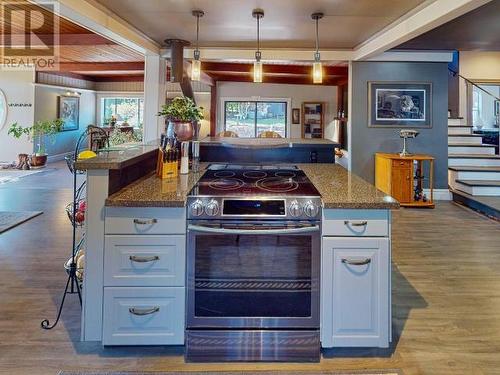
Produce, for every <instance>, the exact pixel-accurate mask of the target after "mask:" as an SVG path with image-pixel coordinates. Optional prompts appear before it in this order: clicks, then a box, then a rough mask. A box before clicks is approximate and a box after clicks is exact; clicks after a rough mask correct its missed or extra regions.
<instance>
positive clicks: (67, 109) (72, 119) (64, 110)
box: [57, 95, 80, 131]
mask: <svg viewBox="0 0 500 375" xmlns="http://www.w3.org/2000/svg"><path fill="white" fill-rule="evenodd" d="M57 117H58V118H60V119H61V120H63V121H64V125H63V127H62V130H61V131H68V130H77V129H78V128H79V123H78V119H79V117H80V98H79V97H77V96H63V95H61V96H59V97H58V103H57Z"/></svg>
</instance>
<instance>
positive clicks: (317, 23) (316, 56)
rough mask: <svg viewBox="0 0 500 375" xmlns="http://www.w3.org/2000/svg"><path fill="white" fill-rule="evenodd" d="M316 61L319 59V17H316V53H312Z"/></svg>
mask: <svg viewBox="0 0 500 375" xmlns="http://www.w3.org/2000/svg"><path fill="white" fill-rule="evenodd" d="M314 57H315V59H316V61H319V59H320V57H319V18H318V17H316V53H315V54H314Z"/></svg>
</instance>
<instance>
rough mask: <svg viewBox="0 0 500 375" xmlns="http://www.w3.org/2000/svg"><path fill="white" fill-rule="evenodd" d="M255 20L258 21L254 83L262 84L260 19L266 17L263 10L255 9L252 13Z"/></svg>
mask: <svg viewBox="0 0 500 375" xmlns="http://www.w3.org/2000/svg"><path fill="white" fill-rule="evenodd" d="M252 16H253V18H256V19H257V51H256V52H255V61H254V63H253V81H254V82H257V83H260V82H262V75H263V73H262V62H261V61H260V58H261V53H260V19H261V18H263V17H264V11H263V10H262V9H254V10H253V12H252Z"/></svg>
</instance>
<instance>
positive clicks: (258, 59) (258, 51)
mask: <svg viewBox="0 0 500 375" xmlns="http://www.w3.org/2000/svg"><path fill="white" fill-rule="evenodd" d="M255 58H256V59H257V61H260V16H257V52H256V54H255Z"/></svg>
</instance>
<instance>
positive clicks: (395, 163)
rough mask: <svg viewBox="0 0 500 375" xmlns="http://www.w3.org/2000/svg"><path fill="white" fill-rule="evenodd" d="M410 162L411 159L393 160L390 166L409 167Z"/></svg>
mask: <svg viewBox="0 0 500 375" xmlns="http://www.w3.org/2000/svg"><path fill="white" fill-rule="evenodd" d="M412 162H413V161H412V160H393V161H392V167H393V168H404V169H410V168H411V163H412Z"/></svg>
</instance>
